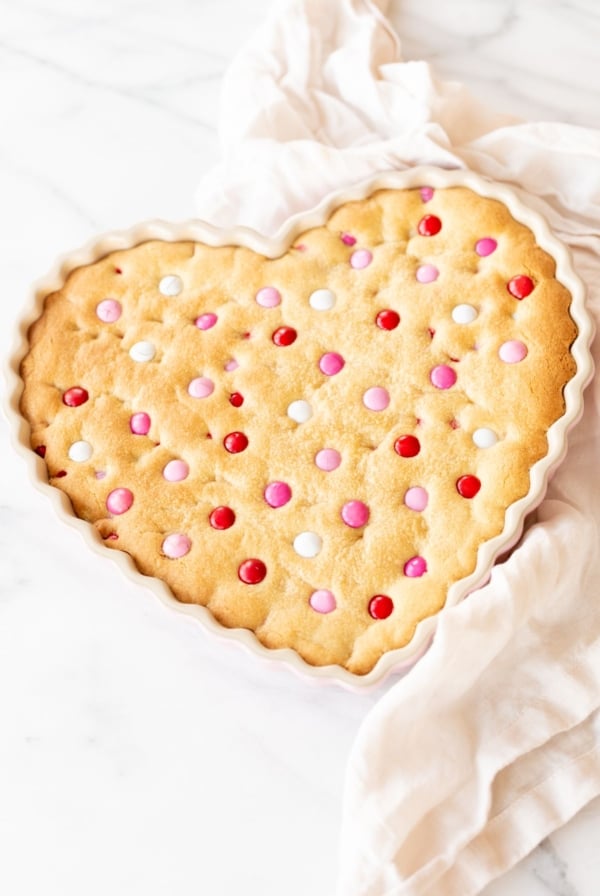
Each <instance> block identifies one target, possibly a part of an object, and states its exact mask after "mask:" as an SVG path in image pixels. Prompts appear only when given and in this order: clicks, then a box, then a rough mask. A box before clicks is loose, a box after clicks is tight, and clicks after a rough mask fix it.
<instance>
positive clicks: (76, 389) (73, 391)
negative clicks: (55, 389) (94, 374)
mask: <svg viewBox="0 0 600 896" xmlns="http://www.w3.org/2000/svg"><path fill="white" fill-rule="evenodd" d="M89 397H90V396H89V395H88V392H87V389H83V388H82V387H81V386H71V388H70V389H67V391H66V392H65V393H64V394H63V397H62V400H63V404H66V406H67V407H68V408H78V407H79V405H81V404H85V403H86V401H87V400H88V398H89Z"/></svg>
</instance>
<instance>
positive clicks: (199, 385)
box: [188, 376, 215, 398]
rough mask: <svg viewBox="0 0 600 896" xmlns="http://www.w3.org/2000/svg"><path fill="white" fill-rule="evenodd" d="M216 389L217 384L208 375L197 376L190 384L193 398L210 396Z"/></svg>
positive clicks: (189, 389) (189, 387)
mask: <svg viewBox="0 0 600 896" xmlns="http://www.w3.org/2000/svg"><path fill="white" fill-rule="evenodd" d="M214 391H215V384H214V383H213V381H212V380H211V379H209V378H208V377H207V376H197V377H196V378H195V379H193V380H192V381H191V383H190V384H189V386H188V393H189V394H190V395H191V396H192V398H208V396H209V395H212V393H213V392H214Z"/></svg>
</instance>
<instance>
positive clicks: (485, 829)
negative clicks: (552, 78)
mask: <svg viewBox="0 0 600 896" xmlns="http://www.w3.org/2000/svg"><path fill="white" fill-rule="evenodd" d="M386 8H387V4H386V2H385V0H379V2H378V3H374V2H370V0H291V2H290V0H285V2H284V0H282V2H278V3H276V4H275V6H274V8H273V10H272V12H271V15H270V16H269V18H268V20H267V22H266V23H265V25H264V26H263V27H262V28H261V29H260V30H259V31H258V32H257V33H256V34H255V35H254V36H253V37H252V39H251V40H250V41H249V43H248V45H247V47H246V48H244V49H243V50H242V51H241V52H240V54H239V55H238V57H237V59H236V60H235V61H234V63H233V64H232V66H231V68H230V70H229V72H228V74H227V76H226V78H225V81H224V85H223V95H222V113H221V124H220V135H221V140H222V148H223V158H222V161H221V163H220V164H219V165H218V166H217V168H216V169H215V170H213V171H211V172H209V173H208V174H207V175H206V176H205V177H204V178H203V180H202V181H201V183H200V186H199V189H198V192H197V197H196V199H197V209H198V213H199V215H200V216H201V217H203V218H205V219H207V220H209V221H211V222H212V223H214V224H216V225H221V226H233V225H245V226H249V227H252V228H253V229H255V230H257V231H259V232H260V233H263V234H266V235H269V236H275V235H276V233H277V231H278V230H279V229H280V228H281V227H282V226H283V225H284V224H285V222H286V220H287V219H288V218H289V217H290V216H291V215H293V214H296V213H298V212H301V211H303V210H308V209H310V208H312V207H314V206H315V205H317V204H318V203H319V201H320V200H321V199H322V198H323V197H324V196H325V195H327V194H328V193H330V192H332V191H334V190H339V189H342V188H344V187H347V186H349V185H351V184H354V183H356V182H358V181H361V180H364V179H366V178H367V177H369V176H371V175H373V174H375V173H378V172H381V171H387V170H398V169H403V168H406V167H409V166H411V165H416V164H429V165H438V166H441V167H446V168H455V167H467V168H470V169H472V170H474V171H476V172H478V173H479V174H481V175H483V176H486V177H489V178H492V179H494V180H497V181H502V182H506V183H507V184H509V185H510V186H511V187H512V188H513V189H514V190H515V191H516V192H517V193H518V194H519V195H520V197H521V198H522V200H523V201H524V202H525V203H526V204H529V205H530V206H532V207H534V208H535V209H536V210H537V211H539V212H541V213H542V214H543V215H544V216H545V217H546V218H547V220H548V221H549V223H550V226H551V227H552V228H553V229H554V230H555V232H556V233H557V235H558V236H559V237H560V238H562V239H563V240H564V241H565V242H566V243H567V244H568V245H569V246H570V248H571V251H572V253H573V256H574V260H575V264H576V267H577V270H578V272H579V274H580V276H581V277H582V278H583V280H584V281H585V283H586V285H587V289H588V301H589V307H590V309H591V311H592V313H593V314H594V317H595V319H596V320H598V319H599V318H600V286H599V285H598V284H600V261H599V256H600V132H598V131H593V130H588V129H585V128H581V127H576V126H573V125H566V124H558V123H536V124H531V123H524V122H521V121H519V120H517V119H515V118H512V117H509V116H506V115H499V114H497V113H495V112H494V111H493V110H490V109H488V108H486V107H485V106H484V105H483V104H482V103H480V102H478V101H477V100H475V99H474V98H473V97H472V96H471V95H470V94H469V92H468V90H467V89H466V88H465V87H464V86H463V85H461V84H458V83H455V82H444V81H440V80H439V79H437V78H436V76H435V72H434V71H433V69H432V68H431V67H430V66H429V65H428V64H427V62H426V61H423V60H417V61H407V62H403V61H402V58H401V48H400V41H399V39H398V37H397V36H396V35H395V33H394V31H393V29H392V27H391V25H390V23H389V22H388V21H387V20H386V18H385V12H386ZM594 353H595V355H596V360H598V354H599V353H598V348H597V344H596V346H595V349H594ZM569 441H570V449H569V454H568V456H567V459H566V460H565V462H564V463H563V464H562V466H561V467H560V468H559V470H558V471H557V472H556V474H555V476H554V478H553V480H552V482H551V484H550V486H549V490H548V495H547V498H546V500H545V501H544V502H543V504H542V505H541V506H540V507H539V508H538V510H537V512H536V514H535V515H534V517H532V519H531V520H529V524H528V531H527V532H526V534H525V536H524V537H523V538H522V540H521V542H520V543H519V545H518V546H517V548H516V549H515V550H513V552H512V553H511V555H510V556H509V557H508V558H507V559H505V561H504V562H502V563H499V564H498V565H497V566H496V567H495V568H494V570H493V573H492V576H491V579H490V581H489V583H488V584H487V585H486V586H485V587H483V588H481V589H480V590H479V591H477V592H476V593H474V594H473V595H471V596H470V597H469V598H467V599H466V600H465V601H463V603H462V604H460V605H458V606H456V607H452V608H447V609H446V610H444V611H443V612H442V613H441V614H440V617H439V622H438V627H437V632H436V636H435V639H434V642H433V645H432V646H431V648H430V650H429V652H428V653H427V654H426V655H425V656H424V657H423V658H422V659H421V660H420V661H419V662H418V664H417V665H416V667H415V668H414V669H413V670H412V671H411V672H410V674H409V675H407V676H406V677H405V678H403V679H401V680H399V681H397V682H396V683H395V684H394V685H393V687H392V688H391V689H390V690H389V691H388V692H387V693H385V695H384V696H382V698H381V699H380V701H379V702H378V703H377V704H376V705H375V707H374V708H373V710H372V711H371V712H370V713H369V715H368V716H367V718H366V719H365V720H364V723H363V725H362V727H361V730H360V732H359V734H358V737H357V739H356V742H355V744H354V747H353V749H352V753H351V756H350V759H349V764H348V772H347V781H346V789H345V797H344V815H343V824H342V833H341V848H340V875H339V886H338V896H475V894H476V893H479V892H480V891H481V890H482V889H483V888H484V887H485V886H486V884H487V883H488V882H489V881H491V880H493V879H494V878H495V877H497V876H498V875H500V874H502V873H503V872H504V871H506V870H507V869H508V868H510V867H511V866H512V865H513V864H514V863H515V862H517V861H518V860H519V859H520V858H522V857H523V856H524V855H525V854H526V853H527V852H528V851H529V850H531V849H533V848H534V847H535V846H536V845H537V844H538V843H539V842H540V840H541V839H542V838H544V837H545V836H547V835H548V834H549V833H551V832H552V831H553V830H555V829H556V827H557V826H559V825H560V824H562V823H564V822H565V821H566V820H568V819H569V818H570V817H571V816H572V815H573V814H574V813H576V812H577V811H578V810H579V809H580V808H581V807H582V806H583V805H585V803H586V802H587V801H589V800H590V799H591V798H593V797H594V796H596V795H597V794H600V755H599V753H600V709H599V707H600V605H599V602H598V600H597V596H598V594H600V553H599V547H598V545H599V538H598V534H599V530H600V484H598V479H597V477H595V475H593V473H592V471H593V470H594V465H595V462H596V458H597V457H598V454H599V451H598V449H599V447H600V387H599V386H598V384H597V382H594V383H593V384H592V386H591V387H590V388H589V389H588V392H587V396H586V405H585V413H584V417H583V419H582V421H581V422H580V423H579V424H578V426H577V427H575V429H574V430H573V431H572V433H571V434H570V440H569Z"/></svg>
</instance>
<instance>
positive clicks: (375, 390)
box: [363, 386, 390, 411]
mask: <svg viewBox="0 0 600 896" xmlns="http://www.w3.org/2000/svg"><path fill="white" fill-rule="evenodd" d="M389 403H390V394H389V392H388V391H387V389H384V388H383V387H382V386H372V387H371V388H370V389H367V391H366V392H365V394H364V395H363V404H364V406H365V407H366V408H368V409H369V410H370V411H385V409H386V408H387V406H388V405H389Z"/></svg>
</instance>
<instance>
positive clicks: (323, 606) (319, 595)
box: [308, 588, 337, 613]
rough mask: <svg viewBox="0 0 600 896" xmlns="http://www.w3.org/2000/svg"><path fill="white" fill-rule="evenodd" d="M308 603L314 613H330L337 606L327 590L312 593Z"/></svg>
mask: <svg viewBox="0 0 600 896" xmlns="http://www.w3.org/2000/svg"><path fill="white" fill-rule="evenodd" d="M308 602H309V604H310V605H311V607H312V608H313V610H314V611H315V612H316V613H331V612H332V610H335V608H336V606H337V605H336V600H335V597H334V595H333V594H332V593H331V591H328V590H327V588H319V590H318V591H313V593H312V594H311V596H310V598H309V600H308Z"/></svg>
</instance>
